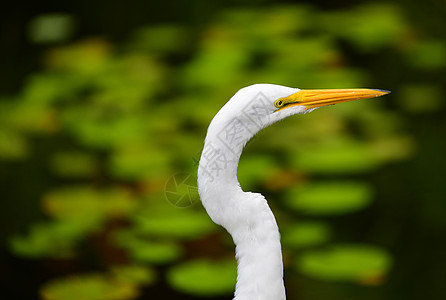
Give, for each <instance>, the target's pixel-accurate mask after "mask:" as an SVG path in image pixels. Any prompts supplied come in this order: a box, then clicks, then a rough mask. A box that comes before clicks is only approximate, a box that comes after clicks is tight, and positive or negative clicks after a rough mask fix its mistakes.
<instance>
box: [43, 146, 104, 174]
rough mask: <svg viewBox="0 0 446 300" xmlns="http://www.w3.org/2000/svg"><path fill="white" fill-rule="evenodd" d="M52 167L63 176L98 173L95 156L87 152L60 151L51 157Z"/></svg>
mask: <svg viewBox="0 0 446 300" xmlns="http://www.w3.org/2000/svg"><path fill="white" fill-rule="evenodd" d="M51 167H52V169H53V170H54V172H55V173H56V174H57V175H59V176H61V177H90V176H92V175H94V174H95V173H97V171H98V164H97V161H96V159H95V157H94V156H93V155H92V154H90V153H85V152H60V153H56V154H54V155H53V157H52V158H51Z"/></svg>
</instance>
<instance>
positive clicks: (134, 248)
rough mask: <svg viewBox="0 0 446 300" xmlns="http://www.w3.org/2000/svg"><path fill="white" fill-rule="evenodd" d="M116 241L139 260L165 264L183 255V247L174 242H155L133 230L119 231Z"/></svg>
mask: <svg viewBox="0 0 446 300" xmlns="http://www.w3.org/2000/svg"><path fill="white" fill-rule="evenodd" d="M115 242H116V244H117V245H118V246H120V247H122V248H124V249H126V250H127V251H128V253H129V255H130V256H131V257H132V258H133V259H134V260H135V261H138V262H144V263H152V264H165V263H168V262H171V261H173V260H175V259H177V258H179V257H180V256H181V252H182V251H181V248H180V247H179V246H178V245H177V244H175V243H174V242H155V241H150V240H147V238H145V239H144V238H142V237H140V236H138V235H137V234H135V233H134V232H132V231H118V232H116V234H115Z"/></svg>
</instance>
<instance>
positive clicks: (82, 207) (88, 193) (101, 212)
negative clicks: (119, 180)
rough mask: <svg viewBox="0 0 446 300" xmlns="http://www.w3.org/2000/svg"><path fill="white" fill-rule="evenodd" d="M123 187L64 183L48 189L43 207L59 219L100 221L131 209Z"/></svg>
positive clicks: (127, 195)
mask: <svg viewBox="0 0 446 300" xmlns="http://www.w3.org/2000/svg"><path fill="white" fill-rule="evenodd" d="M132 200H133V199H132V197H131V195H130V193H129V192H128V191H126V190H125V189H119V188H111V189H105V190H94V189H92V188H89V187H82V186H79V187H74V186H73V187H67V188H61V189H59V190H56V191H53V192H51V193H48V194H47V195H46V196H45V199H44V208H45V211H46V212H47V213H48V214H50V215H51V216H53V217H55V218H57V219H61V220H72V221H78V222H86V221H93V222H95V221H96V222H101V221H103V220H105V219H106V218H116V217H123V216H125V215H128V214H130V213H131V212H132V210H133V208H134V206H135V203H134V202H133V201H132Z"/></svg>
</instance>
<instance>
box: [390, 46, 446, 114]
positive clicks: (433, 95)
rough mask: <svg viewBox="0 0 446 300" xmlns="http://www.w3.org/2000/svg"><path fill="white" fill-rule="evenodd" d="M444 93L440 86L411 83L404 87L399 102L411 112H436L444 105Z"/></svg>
mask: <svg viewBox="0 0 446 300" xmlns="http://www.w3.org/2000/svg"><path fill="white" fill-rule="evenodd" d="M445 51H446V49H445ZM442 93H443V91H442V89H441V88H440V87H439V86H435V85H431V84H430V85H427V84H425V85H420V84H411V85H407V86H403V87H402V92H401V97H399V98H398V104H399V105H400V107H402V108H403V109H404V110H406V111H409V112H411V113H428V112H435V111H438V110H440V109H441V108H442V107H444V98H443V96H442Z"/></svg>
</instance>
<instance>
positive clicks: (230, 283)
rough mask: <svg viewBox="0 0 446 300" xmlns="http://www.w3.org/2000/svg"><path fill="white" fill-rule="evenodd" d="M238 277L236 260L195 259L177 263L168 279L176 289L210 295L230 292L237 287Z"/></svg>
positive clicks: (193, 293) (197, 294)
mask: <svg viewBox="0 0 446 300" xmlns="http://www.w3.org/2000/svg"><path fill="white" fill-rule="evenodd" d="M236 277H237V273H236V264H235V261H234V260H231V261H221V262H214V261H208V260H194V261H190V262H186V263H183V264H180V265H177V266H175V267H173V268H171V269H170V270H169V272H168V273H167V281H168V282H169V284H170V285H171V286H172V287H174V288H175V289H177V290H179V291H182V292H184V293H187V294H191V295H196V296H208V297H209V296H218V295H228V294H230V293H231V292H232V291H233V290H234V288H235V279H236Z"/></svg>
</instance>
